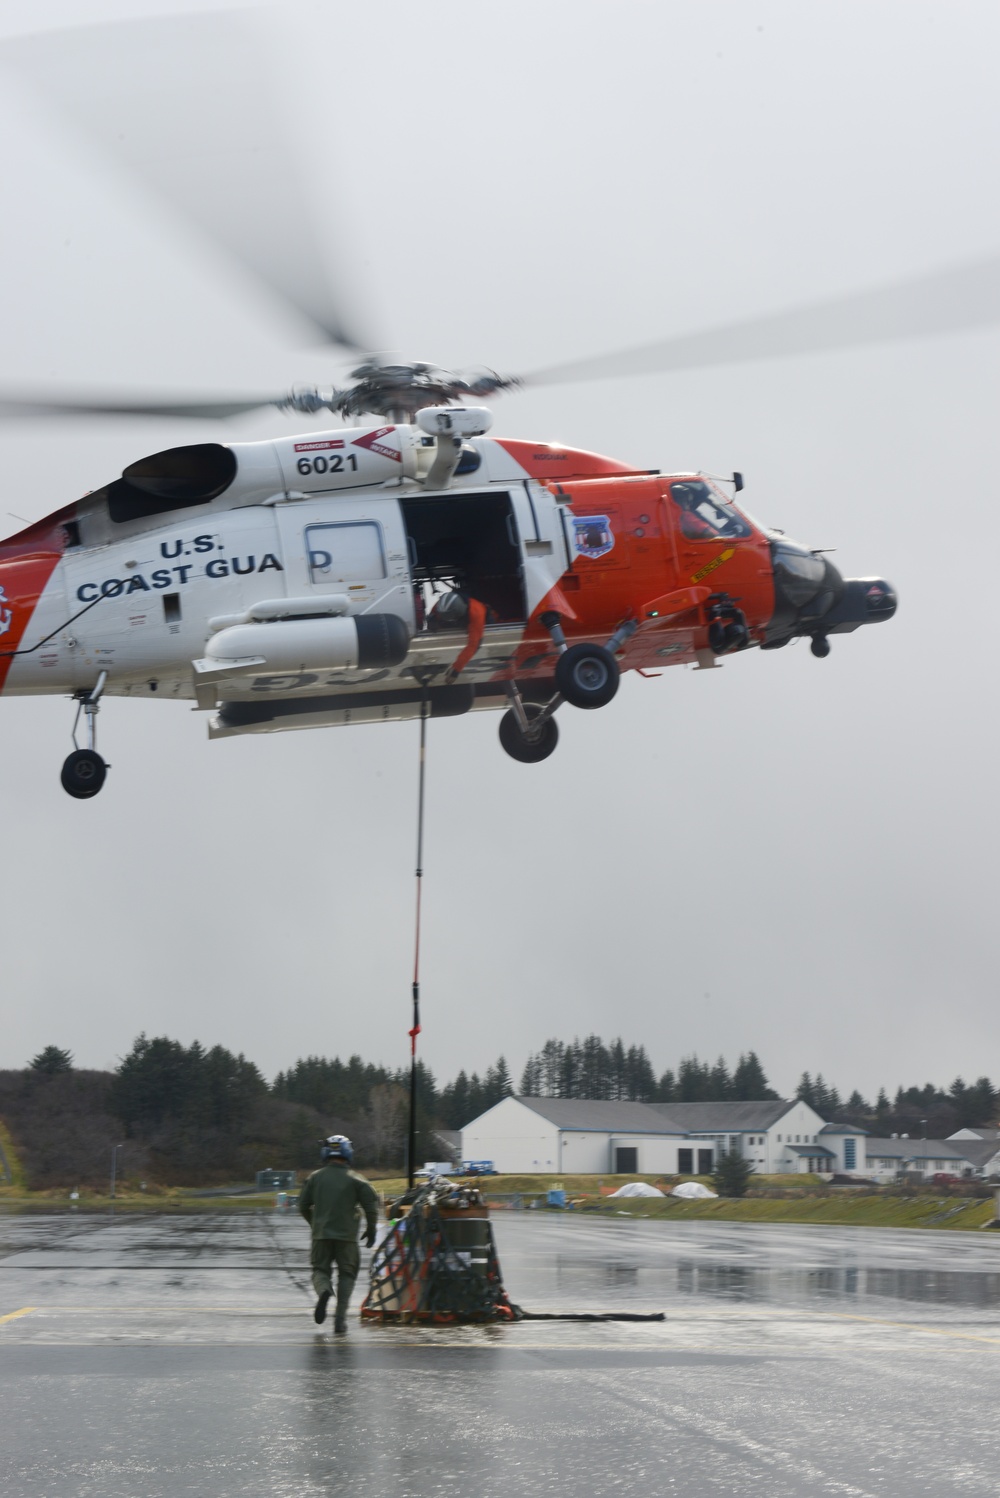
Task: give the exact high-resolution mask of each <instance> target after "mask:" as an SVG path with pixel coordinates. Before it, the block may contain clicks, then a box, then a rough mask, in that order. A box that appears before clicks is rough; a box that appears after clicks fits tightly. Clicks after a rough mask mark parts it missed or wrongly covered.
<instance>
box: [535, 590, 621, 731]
mask: <svg viewBox="0 0 1000 1498" xmlns="http://www.w3.org/2000/svg"><path fill="white" fill-rule="evenodd" d="M539 622H540V623H542V624H544V626H545V628H546V629H547V630H548V632H549V634H550V636H551V637H552V643H553V645H555V647H556V649H557V651H558V652H559V658H558V660H557V661H556V671H555V678H556V689H557V691H558V693H559V699H558V700H559V701H566V702H568V703H569V704H570V706H571V707H583V708H594V707H606V706H607V704H608V703H609V702H610V701H611V699H612V697H613V696H614V695H615V693H616V692H617V690H618V682H619V680H620V679H621V672H620V670H619V668H618V662H617V661H616V660H615V652H616V651H617V650H620V649H621V648H622V646H623V645H624V644H625V642H626V641H627V640H629V639H631V637H632V635H633V634H634V633H635V631H636V629H637V628H638V626H637V624H636V622H635V620H634V619H627V620H626V621H625V622H624V623H623V624H620V625H619V626H618V628H617V629H616V630H615V632H614V634H613V635H612V636H611V639H610V640H609V641H608V643H607V645H586V644H583V645H568V644H567V643H566V636H565V634H564V633H563V629H562V624H561V622H560V619H559V615H558V614H556V613H551V612H550V613H546V614H542V615H541V618H540V621H539ZM556 706H558V701H557V703H556ZM553 711H554V709H553Z"/></svg>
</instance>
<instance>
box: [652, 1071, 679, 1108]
mask: <svg viewBox="0 0 1000 1498" xmlns="http://www.w3.org/2000/svg"><path fill="white" fill-rule="evenodd" d="M653 1101H654V1102H656V1103H678V1102H680V1096H679V1091H678V1087H677V1078H676V1077H675V1076H674V1074H673V1072H672V1071H670V1070H669V1068H668V1069H667V1070H666V1071H665V1072H664V1073H663V1076H662V1077H661V1078H660V1080H659V1082H657V1084H656V1097H655V1098H654V1099H653Z"/></svg>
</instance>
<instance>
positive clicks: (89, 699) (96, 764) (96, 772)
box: [59, 671, 108, 801]
mask: <svg viewBox="0 0 1000 1498" xmlns="http://www.w3.org/2000/svg"><path fill="white" fill-rule="evenodd" d="M107 679H108V673H107V672H106V671H102V672H101V674H100V676H99V677H98V678H97V682H96V685H95V686H93V687H92V688H91V690H90V691H89V692H76V693H75V694H74V695H75V699H76V704H77V708H76V717H75V719H74V720H73V753H72V754H69V755H67V756H66V759H65V760H64V762H63V767H62V774H61V775H60V777H59V778H60V780H61V781H62V788H63V790H64V791H66V792H67V794H68V795H70V796H74V797H75V798H76V799H77V800H78V801H89V800H90V798H91V796H96V795H97V793H98V791H99V790H100V789H101V786H102V785H103V784H104V781H105V779H106V777H107V773H108V766H107V764H106V763H105V761H104V760H103V759H102V758H101V756H100V755H99V754H98V752H97V721H96V720H97V714H98V711H99V709H100V705H101V693H102V692H103V691H104V686H105V683H106V682H107ZM81 712H82V713H84V714H85V715H86V719H87V748H86V749H81V748H80V747H79V745H78V744H77V742H76V730H77V727H78V726H79V722H80V714H81Z"/></svg>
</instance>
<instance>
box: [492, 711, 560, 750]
mask: <svg viewBox="0 0 1000 1498" xmlns="http://www.w3.org/2000/svg"><path fill="white" fill-rule="evenodd" d="M524 710H525V712H526V713H527V715H528V718H529V719H531V718H535V717H537V716H538V714H539V713H540V712H541V708H538V707H534V706H533V705H532V704H531V703H530V702H526V703H525V705H524ZM500 742H501V744H502V745H503V747H504V748H505V749H506V751H507V753H508V754H509V755H510V757H511V759H516V760H517V761H518V763H519V764H522V765H537V764H538V763H539V761H540V760H543V759H548V757H549V755H550V754H551V753H552V751H553V750H554V749H555V747H556V745H557V744H558V742H559V725H558V723H557V722H556V720H555V718H546V719H545V722H544V723H543V724H542V725H541V727H540V728H539V729H538V730H537V737H536V738H531V737H529V736H528V735H527V734H523V733H522V732H521V730H520V728H519V727H518V723H517V714H516V713H515V712H514V711H513V710H510V711H509V712H506V713H504V715H503V717H502V718H501V719H500Z"/></svg>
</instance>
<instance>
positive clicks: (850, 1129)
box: [820, 1124, 868, 1134]
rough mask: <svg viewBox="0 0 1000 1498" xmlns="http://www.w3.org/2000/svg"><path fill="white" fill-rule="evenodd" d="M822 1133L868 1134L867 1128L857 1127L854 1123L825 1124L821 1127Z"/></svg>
mask: <svg viewBox="0 0 1000 1498" xmlns="http://www.w3.org/2000/svg"><path fill="white" fill-rule="evenodd" d="M820 1133H821V1134H867V1133H868V1130H867V1129H859V1128H856V1127H855V1125H854V1124H824V1125H823V1127H822V1128H821V1129H820Z"/></svg>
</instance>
